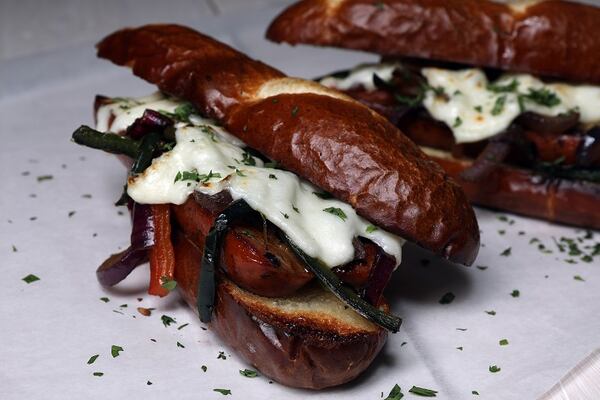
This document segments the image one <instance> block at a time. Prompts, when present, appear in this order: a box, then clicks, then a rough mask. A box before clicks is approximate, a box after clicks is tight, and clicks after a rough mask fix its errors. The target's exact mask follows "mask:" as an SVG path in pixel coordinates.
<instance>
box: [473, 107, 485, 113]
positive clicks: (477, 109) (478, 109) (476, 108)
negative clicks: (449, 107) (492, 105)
mask: <svg viewBox="0 0 600 400" xmlns="http://www.w3.org/2000/svg"><path fill="white" fill-rule="evenodd" d="M473 109H475V111H477V112H478V113H482V112H483V107H481V106H475V107H473Z"/></svg>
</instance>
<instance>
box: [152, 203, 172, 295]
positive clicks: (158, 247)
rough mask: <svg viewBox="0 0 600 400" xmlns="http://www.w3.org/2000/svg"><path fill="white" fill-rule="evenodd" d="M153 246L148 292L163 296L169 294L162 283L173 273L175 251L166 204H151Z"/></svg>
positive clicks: (169, 215) (169, 212) (169, 210)
mask: <svg viewBox="0 0 600 400" xmlns="http://www.w3.org/2000/svg"><path fill="white" fill-rule="evenodd" d="M151 207H152V218H153V220H154V246H152V247H151V248H150V250H149V253H150V257H149V258H150V287H149V288H148V294H151V295H154V296H160V297H164V296H166V295H167V294H169V290H167V289H165V288H164V287H163V286H162V284H163V283H164V282H165V281H166V280H172V279H173V276H174V273H175V251H174V249H173V243H172V242H171V209H170V206H169V205H168V204H153V205H152V206H151Z"/></svg>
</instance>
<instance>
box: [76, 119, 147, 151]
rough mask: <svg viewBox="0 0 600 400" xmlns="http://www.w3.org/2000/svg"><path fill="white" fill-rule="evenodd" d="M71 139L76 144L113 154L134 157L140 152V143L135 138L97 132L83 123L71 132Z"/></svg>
mask: <svg viewBox="0 0 600 400" xmlns="http://www.w3.org/2000/svg"><path fill="white" fill-rule="evenodd" d="M72 139H73V141H74V142H75V143H77V144H81V145H84V146H87V147H91V148H94V149H100V150H104V151H106V152H109V153H113V154H125V155H126V156H129V157H131V158H136V157H137V156H138V154H139V152H140V145H139V143H138V142H136V141H135V140H132V139H129V138H126V137H124V136H120V135H117V134H114V133H102V132H98V131H97V130H95V129H92V128H90V127H89V126H85V125H82V126H80V127H79V128H77V130H75V132H73V136H72Z"/></svg>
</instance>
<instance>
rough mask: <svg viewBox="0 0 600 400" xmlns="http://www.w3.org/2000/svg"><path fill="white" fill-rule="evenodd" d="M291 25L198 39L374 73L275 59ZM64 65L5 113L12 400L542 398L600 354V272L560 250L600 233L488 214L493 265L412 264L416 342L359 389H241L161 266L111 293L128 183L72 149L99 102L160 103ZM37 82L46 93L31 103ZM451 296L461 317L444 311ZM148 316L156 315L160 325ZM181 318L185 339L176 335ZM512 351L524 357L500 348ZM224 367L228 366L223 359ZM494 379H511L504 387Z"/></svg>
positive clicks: (425, 258)
mask: <svg viewBox="0 0 600 400" xmlns="http://www.w3.org/2000/svg"><path fill="white" fill-rule="evenodd" d="M276 11H277V10H268V11H264V12H256V13H247V14H245V15H243V16H241V15H238V16H234V17H228V18H229V19H226V20H217V21H203V22H202V23H200V22H198V24H195V25H194V27H195V28H197V29H202V30H204V31H206V32H208V33H210V34H213V35H216V36H217V37H219V38H220V39H223V40H226V41H227V42H229V43H232V44H233V45H235V46H237V47H238V48H240V49H241V50H242V51H245V52H248V53H249V54H250V55H252V56H254V57H256V58H260V59H263V60H265V61H266V62H269V63H272V64H274V65H276V66H277V67H279V68H282V69H284V70H286V71H288V72H290V73H293V74H296V75H303V76H307V77H310V76H315V75H319V74H321V73H324V72H326V71H329V70H332V69H336V68H343V67H347V66H349V65H352V64H354V63H357V62H359V61H367V60H372V59H373V57H372V56H366V55H361V54H358V53H350V52H344V51H331V50H323V49H310V48H298V49H295V50H294V49H291V48H289V47H278V46H275V45H272V44H269V43H267V42H265V41H264V40H263V39H262V35H263V32H264V27H265V26H266V24H267V23H268V21H269V20H270V18H271V17H272V16H273V14H274V13H275V12H276ZM65 54H67V53H65ZM63 55H64V54H62V55H61V54H59V55H48V56H43V57H39V58H30V59H27V60H24V61H23V65H22V66H21V67H18V66H17V67H15V64H14V63H13V64H11V70H10V71H9V72H6V71H5V72H2V71H0V77H1V79H2V80H3V81H4V82H8V80H10V82H11V85H12V86H11V87H13V88H15V89H14V90H15V91H14V92H11V93H6V92H2V96H0V139H1V143H2V144H1V147H0V157H1V159H0V193H1V194H0V260H1V261H0V263H1V266H2V277H3V279H2V283H3V285H2V289H1V290H0V316H1V322H0V383H1V385H0V398H2V399H65V398H85V399H106V398H120V399H124V398H128V399H146V400H149V399H165V398H171V397H173V398H181V399H192V398H194V399H220V398H223V395H222V394H220V393H218V392H215V391H213V389H215V388H222V389H230V390H231V398H234V399H235V398H237V399H245V400H250V399H265V398H271V399H283V398H285V399H296V398H297V399H300V398H307V397H308V398H313V399H333V398H335V399H346V398H348V399H380V398H381V397H382V393H383V397H385V396H387V394H388V392H389V391H390V389H391V388H392V387H393V385H394V384H396V383H397V384H399V385H400V386H401V387H402V390H403V392H404V393H405V395H406V398H416V397H415V396H414V395H412V394H408V393H407V392H408V389H410V388H411V387H412V386H413V385H417V386H422V387H427V388H431V389H435V390H437V391H439V393H438V396H437V398H440V399H469V398H483V399H534V398H536V397H537V396H540V395H541V394H542V393H544V392H545V391H546V390H548V389H549V388H550V387H551V386H552V385H553V384H554V383H556V382H557V381H558V380H559V379H560V378H561V377H562V376H563V375H564V374H565V373H566V372H567V371H568V370H569V369H570V368H571V367H573V366H575V365H576V364H577V362H578V361H579V360H581V359H583V358H584V357H585V356H587V355H588V354H589V353H591V352H592V351H593V350H595V349H596V348H598V347H600V318H598V316H599V315H600V257H599V256H596V257H595V258H594V259H593V260H592V261H591V262H584V261H582V260H581V257H582V255H569V254H568V251H569V250H568V248H567V249H566V250H565V252H561V251H560V250H559V248H558V247H557V245H556V244H555V242H554V241H555V240H557V241H559V242H560V238H561V237H567V238H571V239H574V240H576V241H577V240H578V239H577V238H581V242H577V243H578V248H579V249H581V250H583V251H584V253H585V254H588V253H590V252H591V251H592V250H591V249H590V248H586V246H594V244H595V243H597V242H599V241H600V233H589V234H586V232H584V231H580V230H576V229H572V228H568V227H562V226H556V225H552V224H549V223H546V222H540V221H535V220H531V219H527V218H521V217H516V216H508V217H506V218H505V215H506V214H503V213H496V212H491V211H487V210H477V214H478V217H479V222H480V227H481V230H482V248H481V251H480V255H479V258H478V260H477V262H476V264H475V266H473V267H471V268H467V267H461V266H454V265H450V264H448V263H445V262H441V261H439V260H438V261H436V260H435V259H434V258H433V257H432V256H430V255H428V254H427V253H426V252H423V251H420V250H419V249H416V248H415V247H412V246H409V247H407V248H406V251H405V259H404V261H403V264H402V267H401V268H400V269H399V271H397V273H396V275H395V277H394V278H393V281H392V283H391V284H390V286H389V288H388V291H387V295H388V297H389V300H390V302H391V304H392V308H393V311H394V312H395V313H397V314H399V315H400V316H402V317H403V318H404V321H405V322H404V325H403V327H402V330H401V332H400V333H399V334H397V335H392V336H390V338H389V340H388V343H387V345H386V347H385V348H384V350H383V351H382V353H381V354H380V356H379V357H378V359H377V360H376V361H375V363H374V364H373V365H372V366H371V368H370V369H369V370H368V371H367V372H366V373H365V374H364V375H363V376H361V377H360V378H359V379H358V380H357V381H355V382H353V383H351V384H349V385H345V386H343V387H341V388H336V389H331V390H325V391H321V392H311V391H302V390H295V389H290V388H286V387H283V386H281V385H279V384H277V383H271V382H269V380H268V379H266V378H264V377H258V378H252V379H251V378H246V377H243V376H241V375H240V374H239V372H238V371H239V370H240V369H243V368H251V367H250V366H248V365H245V364H244V363H243V362H242V361H241V360H240V359H239V358H238V357H237V356H236V355H235V354H231V353H230V352H229V351H228V349H227V348H226V347H224V346H223V344H222V343H221V342H220V341H219V339H218V338H217V337H215V336H214V335H213V334H212V333H211V332H210V331H206V330H203V329H202V328H203V324H201V323H200V322H199V321H197V320H196V318H195V317H194V315H193V313H192V312H191V310H189V309H188V308H187V307H186V306H184V305H183V304H182V302H181V300H180V299H179V298H178V297H177V296H176V295H172V296H169V297H168V298H166V299H155V298H151V297H149V296H148V295H147V294H146V293H145V288H146V284H147V280H148V277H147V275H148V274H147V268H146V267H141V268H139V269H138V270H136V271H135V272H134V273H133V274H132V275H131V276H130V277H129V278H128V279H127V281H125V282H124V283H123V284H121V285H119V286H118V287H116V288H115V289H114V290H110V291H107V290H104V289H102V288H101V287H100V286H99V285H98V283H97V282H96V279H95V269H96V267H97V266H98V265H99V264H100V263H101V262H102V261H103V260H104V259H105V258H106V256H107V255H109V254H110V253H113V252H116V251H117V250H118V249H122V248H123V247H124V246H126V245H127V244H128V243H127V242H128V238H129V230H130V225H129V220H128V217H127V216H126V214H125V215H119V214H118V211H119V209H117V208H116V207H114V206H113V205H112V204H113V203H114V201H115V200H116V199H117V198H118V196H119V194H120V191H121V189H122V185H123V182H124V178H125V171H124V169H123V168H122V166H121V165H120V164H119V163H118V162H117V161H116V160H115V159H114V157H112V156H110V155H106V154H103V153H101V152H98V151H93V150H90V149H86V148H82V147H79V146H76V145H74V144H73V143H71V142H70V140H69V138H70V134H71V132H72V131H73V130H74V129H75V128H76V127H78V126H79V125H80V124H83V123H86V124H91V123H92V120H91V104H92V101H93V96H94V95H95V94H96V93H102V94H106V95H112V96H122V95H141V94H146V93H150V92H151V91H153V90H154V89H153V88H152V87H151V86H149V85H146V84H145V83H143V82H141V81H140V80H138V79H137V78H135V77H133V76H132V75H131V74H130V73H129V72H128V71H126V70H124V69H120V68H117V67H113V66H110V65H108V63H105V62H103V61H95V60H94V55H93V48H92V47H91V45H90V46H89V47H81V48H76V49H70V50H69V52H68V55H69V59H62V58H61V57H62V56H63ZM74 60H75V61H77V62H79V63H81V65H84V66H86V68H84V69H76V70H73V68H72V67H70V68H69V71H70V73H69V74H68V75H65V76H61V74H60V65H61V63H69V62H71V61H74ZM35 63H37V65H36V64H35ZM45 65H48V66H50V67H51V68H52V71H45V69H44V66H45ZM88 66H89V68H88ZM23 71H25V72H23ZM32 71H33V72H32ZM24 74H28V75H24ZM32 74H35V75H36V76H35V77H33V75H32ZM45 74H48V75H47V76H48V79H45V78H44V77H45V76H46V75H45ZM30 76H31V78H32V79H33V78H35V79H33V81H35V85H32V86H27V82H28V78H29V77H30ZM17 89H18V90H17ZM47 175H51V176H52V178H51V179H44V178H43V177H44V176H47ZM39 177H41V178H39ZM38 178H39V179H38ZM590 235H591V237H590ZM584 238H585V239H584ZM540 244H541V245H543V246H544V247H540ZM507 249H510V251H509V250H507ZM502 254H504V255H502ZM565 260H572V261H571V262H572V263H569V262H567V261H565ZM28 274H35V275H36V276H38V277H39V278H40V280H39V281H36V282H33V283H30V284H27V283H25V282H24V281H23V280H22V278H23V277H25V276H26V275H28ZM576 276H578V277H580V278H581V280H578V279H575V277H576ZM514 290H518V291H519V296H518V297H514V296H512V295H511V293H512V292H513V291H514ZM448 292H452V293H453V294H454V295H455V296H456V297H455V300H454V301H453V302H452V303H450V304H440V303H439V300H440V298H441V297H442V296H443V295H444V294H446V293H448ZM101 297H108V298H109V301H108V302H103V301H101V300H100V298H101ZM137 307H146V308H155V310H153V311H152V315H151V316H149V317H145V316H142V315H141V314H139V313H138V312H137V311H136V308H137ZM163 315H167V316H170V317H172V318H174V319H175V320H176V323H174V324H172V325H171V326H168V327H167V326H164V325H163V323H162V322H161V316H163ZM187 323H189V325H187V326H185V327H183V328H182V329H178V328H180V327H182V325H184V324H187ZM502 339H507V340H508V345H504V346H502V345H500V343H499V341H500V340H502ZM178 342H179V343H180V344H181V346H182V347H180V346H178V345H177V343H178ZM113 345H117V346H121V347H122V348H123V351H122V352H121V353H120V355H119V356H118V357H112V355H111V346H113ZM183 346H184V347H183ZM221 351H223V352H224V355H225V357H226V359H223V358H218V355H219V352H221ZM95 354H99V357H98V358H97V360H96V361H95V362H94V363H93V364H91V365H88V364H87V361H88V359H89V358H90V357H91V356H93V355H95ZM493 365H496V366H498V367H499V368H500V371H499V372H496V373H491V372H490V371H489V367H490V366H493ZM202 366H206V371H203V369H202ZM94 372H101V373H103V374H104V375H103V376H94V375H93V373H94ZM150 383H151V384H150ZM472 391H477V392H478V393H479V397H476V396H475V395H473V394H472Z"/></svg>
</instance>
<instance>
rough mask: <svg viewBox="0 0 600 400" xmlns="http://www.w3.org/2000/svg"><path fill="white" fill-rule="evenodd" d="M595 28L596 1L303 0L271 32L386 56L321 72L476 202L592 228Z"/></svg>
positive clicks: (595, 223) (598, 114)
mask: <svg viewBox="0 0 600 400" xmlns="http://www.w3.org/2000/svg"><path fill="white" fill-rule="evenodd" d="M599 35H600V8H598V7H594V6H591V5H584V4H578V3H574V2H570V1H560V0H549V1H512V2H509V3H508V4H502V3H499V2H494V1H488V0H443V1H442V0H384V1H372V0H302V1H300V2H298V3H296V4H294V5H292V6H291V7H289V8H288V9H287V10H285V11H283V12H282V13H281V14H280V15H279V16H278V17H277V18H276V19H275V20H274V21H273V23H272V24H271V26H270V27H269V29H268V31H267V37H268V38H269V39H271V40H273V41H275V42H286V43H289V44H292V45H296V44H302V43H304V44H311V45H318V46H336V47H342V48H347V49H355V50H363V51H367V52H372V53H376V54H379V55H381V61H380V62H379V63H374V64H364V65H359V66H357V67H355V68H352V69H348V70H344V71H338V72H336V73H328V74H327V75H326V76H323V77H321V78H318V79H317V81H319V82H320V83H321V84H323V85H325V86H328V87H331V88H336V89H338V90H341V91H343V92H345V93H346V94H348V95H350V96H352V97H353V98H355V99H357V100H359V101H360V102H362V103H363V104H366V105H367V106H369V107H371V108H372V109H373V110H376V111H377V112H379V113H380V114H382V115H384V116H385V117H386V118H388V119H389V120H390V121H391V122H392V123H393V124H395V125H396V126H397V127H399V128H400V130H401V131H402V132H403V133H404V134H405V135H406V136H408V137H409V138H411V139H412V140H413V141H414V142H416V143H417V144H418V145H419V146H420V147H421V149H422V150H423V151H424V152H425V153H427V154H428V155H429V156H430V157H431V158H432V159H433V160H435V161H437V162H438V163H439V164H440V165H441V166H442V167H443V168H444V169H445V170H446V171H447V172H448V174H449V175H450V176H452V177H453V178H454V179H455V180H456V181H457V182H458V183H459V184H460V185H461V186H462V187H463V189H464V191H465V193H466V194H467V196H468V197H469V199H470V200H471V201H472V202H473V203H475V204H478V205H482V206H487V207H491V208H495V209H502V210H508V211H511V212H514V213H518V214H522V215H526V216H531V217H536V218H542V219H546V220H549V221H555V222H559V223H564V224H571V225H576V226H582V227H588V228H595V229H598V228H600V207H598V203H599V201H600V64H599V63H598V62H597V55H598V54H599V53H600V41H598V40H597V38H598V36H599ZM324 73H326V71H324Z"/></svg>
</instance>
